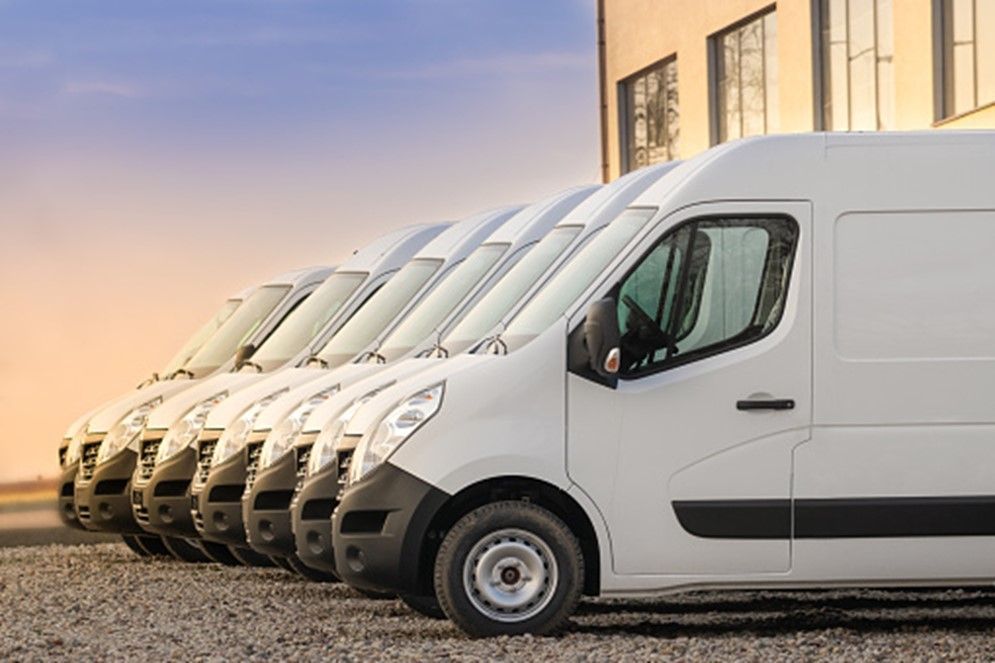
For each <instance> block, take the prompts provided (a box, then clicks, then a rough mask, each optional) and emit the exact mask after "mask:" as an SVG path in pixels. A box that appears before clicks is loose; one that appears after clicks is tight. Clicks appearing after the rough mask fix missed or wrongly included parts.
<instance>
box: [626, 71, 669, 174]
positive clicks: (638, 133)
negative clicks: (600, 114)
mask: <svg viewBox="0 0 995 663" xmlns="http://www.w3.org/2000/svg"><path fill="white" fill-rule="evenodd" d="M619 87H620V96H619V98H620V99H621V100H622V109H621V110H622V113H621V116H622V122H621V123H620V126H621V129H622V142H621V144H622V167H623V169H624V170H625V171H626V172H628V171H630V170H635V169H636V168H641V167H643V166H648V165H649V164H652V163H659V162H661V161H670V160H671V159H676V158H677V156H678V153H677V142H678V138H679V137H680V126H681V125H680V113H679V112H678V110H677V59H676V58H668V59H667V60H663V61H661V62H657V63H656V64H654V65H653V66H651V67H649V68H648V69H644V70H643V71H641V72H639V73H638V74H636V75H634V76H630V77H629V78H627V79H625V80H624V81H622V82H621V83H620V85H619Z"/></svg>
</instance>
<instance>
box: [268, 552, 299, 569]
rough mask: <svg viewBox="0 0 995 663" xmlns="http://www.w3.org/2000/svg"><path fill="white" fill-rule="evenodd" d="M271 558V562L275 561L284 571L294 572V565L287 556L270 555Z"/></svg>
mask: <svg viewBox="0 0 995 663" xmlns="http://www.w3.org/2000/svg"><path fill="white" fill-rule="evenodd" d="M269 558H270V561H271V562H273V563H274V564H275V565H276V566H278V567H280V568H281V569H283V570H284V571H290V572H291V573H293V572H294V567H292V566H291V565H290V562H289V561H288V560H287V558H286V557H283V556H282V555H270V556H269Z"/></svg>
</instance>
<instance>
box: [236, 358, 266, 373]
mask: <svg viewBox="0 0 995 663" xmlns="http://www.w3.org/2000/svg"><path fill="white" fill-rule="evenodd" d="M245 366H251V367H252V368H254V369H256V373H262V372H263V367H262V366H260V365H259V364H257V363H256V362H254V361H252V360H251V359H246V360H245V361H243V362H242V365H241V366H239V367H238V368H239V370H241V369H242V368H244V367H245Z"/></svg>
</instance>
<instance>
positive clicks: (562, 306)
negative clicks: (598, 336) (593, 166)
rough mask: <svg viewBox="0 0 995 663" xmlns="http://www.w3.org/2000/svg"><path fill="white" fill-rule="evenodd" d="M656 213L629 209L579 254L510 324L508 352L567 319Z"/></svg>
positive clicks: (506, 336) (506, 339)
mask: <svg viewBox="0 0 995 663" xmlns="http://www.w3.org/2000/svg"><path fill="white" fill-rule="evenodd" d="M655 213H656V208H646V207H641V208H634V209H627V210H626V211H624V212H622V214H620V215H619V216H618V218H617V219H615V220H614V221H612V222H611V223H610V224H608V227H607V228H605V229H604V230H603V231H601V234H600V235H598V236H597V237H596V238H594V240H592V241H591V243H590V244H588V245H587V246H585V247H584V248H583V249H582V250H581V251H579V252H578V253H577V255H576V256H574V258H572V259H571V260H570V262H569V263H567V264H566V266H564V267H563V269H562V270H560V272H559V273H558V274H557V275H556V276H554V277H553V278H552V279H550V281H549V283H548V284H547V285H546V286H545V287H544V288H543V289H542V290H540V291H539V292H538V294H536V296H535V297H533V298H532V300H531V301H530V302H529V303H528V304H526V305H525V306H524V307H523V308H522V310H521V311H520V312H519V313H518V315H516V316H515V317H514V318H513V319H512V320H511V322H510V323H509V324H508V328H507V329H506V330H505V332H504V333H503V334H502V337H503V338H504V341H505V343H507V345H508V351H509V352H510V351H512V350H516V349H518V348H520V347H522V346H523V345H525V344H526V343H528V342H529V341H531V340H532V339H533V338H534V337H536V336H538V335H539V334H541V333H542V332H544V331H545V330H546V328H547V327H549V326H550V325H551V324H553V323H554V322H555V321H556V320H557V318H560V317H562V316H563V315H565V314H566V312H567V309H568V308H570V306H572V305H573V303H574V302H575V301H577V298H578V297H579V296H580V295H581V293H583V292H584V291H585V290H587V289H588V288H589V287H591V284H592V283H594V280H595V279H596V278H598V276H599V275H600V274H601V272H602V271H603V270H604V268H605V267H607V266H608V264H609V263H610V262H611V261H612V260H614V259H615V257H616V256H617V255H618V253H619V251H621V250H622V249H623V248H624V247H625V245H626V244H628V243H629V242H630V241H631V240H632V238H633V237H635V236H636V233H638V232H639V231H640V230H642V228H643V226H645V225H646V223H647V222H648V221H649V220H650V219H651V218H652V217H653V215H654V214H655Z"/></svg>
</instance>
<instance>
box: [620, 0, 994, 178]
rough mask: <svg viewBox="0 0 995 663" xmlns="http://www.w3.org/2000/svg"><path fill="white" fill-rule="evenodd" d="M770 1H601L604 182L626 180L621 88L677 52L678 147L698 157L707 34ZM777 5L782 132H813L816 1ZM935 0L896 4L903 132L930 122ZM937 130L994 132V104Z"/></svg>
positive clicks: (703, 132)
mask: <svg viewBox="0 0 995 663" xmlns="http://www.w3.org/2000/svg"><path fill="white" fill-rule="evenodd" d="M772 4H773V3H771V2H770V1H769V0H603V12H604V38H605V52H604V70H603V72H602V75H603V76H604V81H603V90H604V91H605V99H604V102H605V126H604V128H603V130H604V135H603V136H602V140H603V141H604V153H605V156H606V158H607V164H606V166H607V167H606V168H605V169H604V172H605V173H606V179H607V180H610V179H614V178H615V177H618V175H620V174H621V169H620V155H621V152H620V146H619V139H620V133H619V128H618V127H619V117H618V106H619V104H618V96H617V91H618V83H619V81H621V80H623V79H625V78H627V77H628V76H630V75H632V74H633V73H635V72H638V71H639V70H641V69H644V68H645V67H647V66H649V65H651V64H653V63H654V62H657V61H659V60H661V59H663V58H666V57H669V56H671V55H674V54H676V55H677V77H678V80H677V85H678V97H679V100H680V102H679V104H680V105H679V111H680V123H681V125H680V131H681V134H680V142H679V151H680V156H681V157H683V158H686V157H690V156H694V155H695V154H697V153H698V152H701V151H702V150H705V149H707V148H708V147H710V145H711V142H710V141H711V134H710V120H709V118H710V115H709V103H708V96H709V95H708V38H709V37H710V36H711V35H713V34H715V33H716V32H720V31H721V30H723V29H725V28H727V27H729V26H730V25H732V24H734V23H737V22H739V21H741V20H742V19H744V18H747V17H748V16H750V15H751V14H755V13H757V12H759V11H761V10H763V9H765V8H767V7H770V6H772ZM776 5H777V39H778V43H777V51H778V58H779V63H778V68H779V76H780V80H779V86H778V94H779V95H780V99H779V103H780V115H781V131H783V132H788V131H811V130H813V129H814V128H815V108H814V90H813V85H814V70H813V42H812V37H813V35H812V24H813V22H812V13H811V12H812V9H813V6H814V2H813V0H780V1H779V2H777V3H776ZM932 14H933V10H932V0H895V2H894V30H895V32H894V39H895V88H896V92H895V94H896V98H895V105H896V116H897V117H896V119H897V125H898V128H899V129H922V128H927V127H930V126H934V122H933V119H934V117H933V113H934V110H933V109H934V105H933V46H932V36H933V28H932ZM937 126H943V127H945V128H946V127H972V128H977V127H988V128H991V127H995V107H991V106H989V107H987V108H983V109H980V110H978V111H976V112H973V113H970V114H968V115H965V116H963V117H959V118H954V119H950V120H947V121H944V122H941V123H938V125H937Z"/></svg>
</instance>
